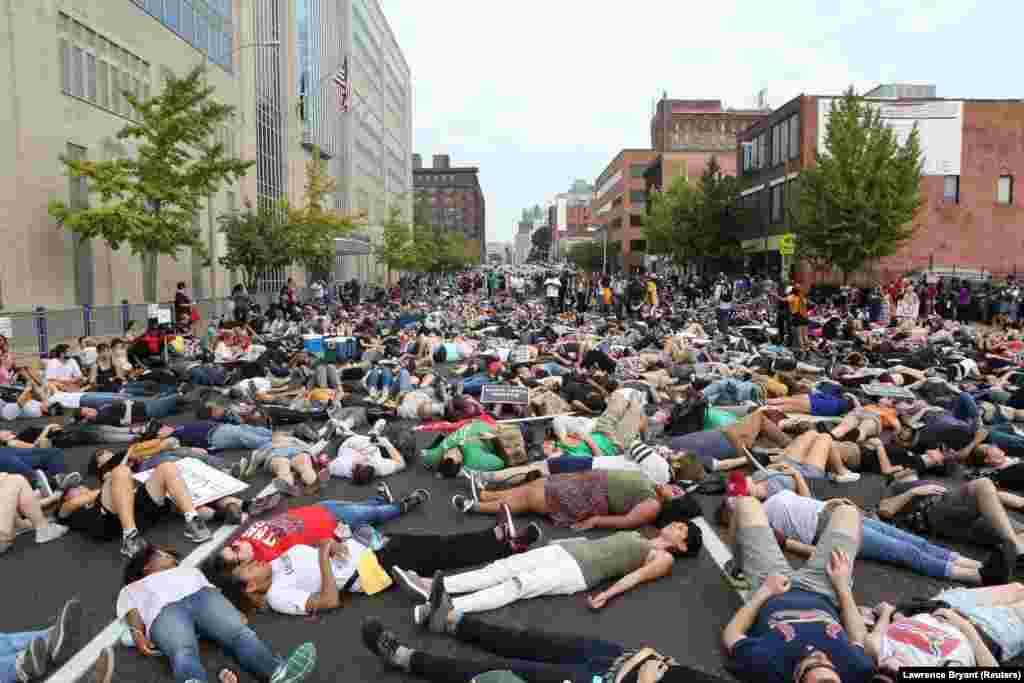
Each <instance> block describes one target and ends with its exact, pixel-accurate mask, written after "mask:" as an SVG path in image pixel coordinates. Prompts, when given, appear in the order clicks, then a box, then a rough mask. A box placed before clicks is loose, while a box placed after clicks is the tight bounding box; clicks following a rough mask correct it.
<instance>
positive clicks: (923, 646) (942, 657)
mask: <svg viewBox="0 0 1024 683" xmlns="http://www.w3.org/2000/svg"><path fill="white" fill-rule="evenodd" d="M881 658H882V660H883V661H884V660H886V659H889V658H894V659H896V660H898V661H899V662H900V664H901V666H946V665H947V663H951V664H952V665H953V666H974V665H975V664H976V660H975V656H974V648H972V647H971V643H970V641H968V640H967V638H965V637H964V634H962V633H961V632H960V631H959V629H957V628H956V627H955V626H953V625H952V624H949V623H946V622H944V621H939V620H938V619H936V618H935V617H933V616H932V615H930V614H919V615H917V616H916V617H911V618H910V619H903V620H900V621H897V622H895V623H893V624H890V625H889V628H888V629H887V630H886V631H885V636H884V637H883V638H882V657H881Z"/></svg>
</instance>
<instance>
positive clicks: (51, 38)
mask: <svg viewBox="0 0 1024 683" xmlns="http://www.w3.org/2000/svg"><path fill="white" fill-rule="evenodd" d="M2 4H3V11H2V12H0V33H2V34H3V35H4V36H6V37H7V40H8V46H7V49H6V50H5V51H4V57H3V59H4V61H5V64H4V68H2V69H0V72H2V74H3V75H2V76H0V87H3V89H4V91H5V92H7V93H8V95H7V98H6V104H5V105H4V106H5V116H4V117H3V118H4V121H5V125H4V126H3V127H2V128H0V150H3V151H2V154H0V165H2V166H3V176H4V178H5V179H6V182H4V183H3V187H2V189H0V215H2V216H4V224H3V226H2V229H3V232H4V237H5V243H6V246H7V248H6V250H5V251H4V254H3V256H2V257H0V259H2V268H0V305H2V306H3V307H5V308H7V309H19V308H29V307H34V306H47V307H54V306H62V305H74V304H93V305H110V304H116V303H120V302H121V300H123V299H128V300H131V301H143V300H145V298H147V297H145V296H144V294H145V292H144V282H145V281H146V280H147V279H148V280H149V282H150V283H151V285H152V284H153V283H154V282H155V289H156V292H155V296H156V298H158V299H159V300H167V299H168V298H169V297H170V296H172V295H173V291H174V287H175V284H176V283H177V282H178V281H185V282H186V283H188V284H190V285H191V288H192V290H193V292H194V294H195V295H196V296H200V297H202V296H211V295H216V294H222V293H224V292H225V290H226V287H227V286H228V284H229V278H228V277H227V274H226V273H225V272H224V271H223V269H222V268H221V267H220V266H219V265H218V264H217V261H216V259H217V256H219V255H223V239H222V237H221V236H220V235H219V233H218V230H217V222H216V217H217V216H218V215H219V214H220V213H222V212H224V211H227V210H229V209H231V208H232V207H234V206H237V205H238V202H239V198H240V192H241V188H240V187H239V186H233V187H227V188H225V189H224V190H223V191H222V192H220V193H218V194H217V195H215V196H214V197H212V198H211V200H210V202H209V205H208V206H206V207H204V209H203V211H202V212H201V213H200V215H198V216H197V217H196V227H197V228H198V229H199V230H200V233H201V234H202V236H203V239H204V242H206V246H207V249H208V251H209V252H210V255H211V256H212V257H213V258H212V262H213V264H214V265H213V266H212V267H209V268H207V267H205V262H204V261H203V260H201V259H199V258H192V256H191V255H190V254H188V253H187V252H186V253H183V254H181V255H180V256H179V258H178V259H177V260H173V259H170V258H163V257H161V258H160V259H159V260H158V261H156V264H155V266H156V268H155V273H154V271H153V268H152V263H151V262H147V264H146V265H145V267H144V264H143V260H142V259H140V258H139V257H136V256H134V255H132V254H131V253H130V251H129V250H128V248H127V247H122V248H121V249H120V250H117V251H115V250H113V249H111V248H110V247H109V245H107V244H106V243H103V242H100V241H92V242H80V241H79V240H77V238H76V237H75V236H74V235H73V233H71V232H69V231H66V230H63V229H61V228H60V227H59V226H58V225H57V224H56V223H55V221H54V220H53V219H52V218H51V217H50V216H49V215H48V213H47V205H48V203H49V202H50V201H51V200H55V199H57V200H62V201H64V202H66V203H69V204H70V205H71V206H73V207H86V206H88V205H89V204H90V203H94V202H95V201H96V198H95V197H90V195H89V192H88V187H87V186H86V184H85V181H83V180H76V179H71V178H69V177H68V176H67V174H66V172H65V169H64V166H63V164H61V162H60V157H62V156H67V157H71V158H79V159H92V160H97V161H99V160H108V159H114V158H118V157H121V156H125V155H131V154H134V153H135V150H134V149H131V148H130V146H129V145H128V144H127V143H125V142H123V141H120V140H118V139H117V138H116V134H117V132H118V131H119V130H120V129H121V128H123V127H124V126H125V125H126V124H128V123H129V122H131V121H133V120H135V119H136V114H135V112H133V110H132V107H131V105H130V104H129V103H128V101H127V99H126V98H125V97H124V96H123V94H122V93H123V91H125V90H128V91H131V92H132V93H134V94H135V95H136V96H137V97H141V98H147V97H150V96H152V95H153V94H155V93H156V92H159V90H160V89H161V87H162V81H163V79H164V78H165V77H166V75H167V74H169V73H174V74H176V75H178V76H181V75H184V74H185V73H187V72H188V71H190V70H191V69H192V68H194V67H196V66H200V65H204V64H205V65H206V66H207V67H208V75H207V78H208V81H209V83H210V85H212V86H213V87H214V89H215V97H216V98H217V99H218V100H220V101H221V102H223V103H225V104H231V105H235V106H240V105H241V100H240V98H241V94H242V91H241V86H240V78H239V76H240V73H239V72H240V69H239V66H240V65H239V63H238V60H237V54H238V53H237V52H236V48H237V46H238V45H239V36H240V31H241V28H240V26H239V21H238V4H237V2H235V1H234V0H231V1H225V0H209V1H207V0H190V1H188V2H186V1H184V0H177V1H174V0H168V1H167V2H166V3H164V2H161V3H159V7H157V4H158V3H156V2H143V0H76V1H75V2H70V1H67V0H37V1H34V2H31V3H21V2H13V1H9V0H8V1H5V2H3V3H2ZM252 127H253V123H252V120H251V119H244V118H241V117H239V118H238V119H237V120H236V122H234V123H233V124H232V125H225V126H224V127H223V128H222V129H221V130H220V131H218V132H217V139H218V140H220V141H221V142H223V143H224V144H225V146H226V147H227V148H228V150H229V152H233V153H237V154H242V153H243V149H242V148H243V145H244V141H245V139H246V137H247V134H249V133H251V132H252ZM144 271H145V275H146V276H148V277H144ZM150 288H151V287H149V288H146V289H150ZM151 293H152V292H151Z"/></svg>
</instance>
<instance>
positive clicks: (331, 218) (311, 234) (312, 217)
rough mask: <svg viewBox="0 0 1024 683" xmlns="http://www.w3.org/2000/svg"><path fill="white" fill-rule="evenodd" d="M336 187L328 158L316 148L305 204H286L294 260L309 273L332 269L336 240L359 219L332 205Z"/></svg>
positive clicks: (308, 170)
mask: <svg viewBox="0 0 1024 683" xmlns="http://www.w3.org/2000/svg"><path fill="white" fill-rule="evenodd" d="M336 190H337V181H336V180H335V179H334V178H333V177H331V175H330V174H329V173H328V172H327V160H326V159H324V158H323V157H322V156H321V154H320V151H319V150H315V151H314V153H313V158H312V159H310V160H309V161H307V162H306V185H305V188H304V189H303V206H302V207H301V208H295V207H292V206H291V205H290V204H288V203H287V202H286V203H285V204H284V210H285V214H286V215H287V221H286V222H287V227H288V231H289V234H290V235H291V245H290V248H289V252H290V254H291V257H292V260H293V261H294V262H295V263H299V264H301V265H303V266H304V267H305V268H306V270H308V271H310V272H314V273H324V272H330V271H331V270H332V268H333V266H334V258H335V251H336V250H335V245H334V240H336V239H338V238H340V237H344V236H345V235H347V234H349V233H351V232H352V231H353V230H355V228H356V226H357V224H358V219H356V218H355V217H353V216H347V215H344V214H342V213H341V212H339V211H338V210H336V209H335V208H333V207H332V206H331V200H332V197H333V196H334V193H335V191H336Z"/></svg>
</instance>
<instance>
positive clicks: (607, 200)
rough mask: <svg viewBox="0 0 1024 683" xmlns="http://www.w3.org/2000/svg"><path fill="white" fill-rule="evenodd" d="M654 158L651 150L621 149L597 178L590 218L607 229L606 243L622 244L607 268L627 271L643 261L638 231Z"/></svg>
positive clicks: (643, 246)
mask: <svg viewBox="0 0 1024 683" xmlns="http://www.w3.org/2000/svg"><path fill="white" fill-rule="evenodd" d="M657 157H658V153H657V152H655V151H654V150H653V149H624V150H622V151H621V152H619V153H618V154H616V155H615V158H614V159H612V160H611V163H609V164H608V166H606V167H605V169H604V171H602V172H601V174H600V175H599V176H598V178H597V182H596V183H595V185H596V189H595V190H594V199H593V204H592V209H591V217H592V218H591V220H592V221H593V223H594V225H595V226H598V227H602V228H605V229H607V230H608V231H609V232H608V242H609V243H614V242H619V243H621V245H622V248H621V251H620V253H619V255H618V256H617V258H616V259H614V262H613V261H611V260H610V261H609V264H608V268H609V270H610V271H615V270H619V269H627V270H629V269H633V268H636V267H638V266H642V265H643V264H644V257H645V255H646V252H647V242H646V240H644V237H643V233H642V231H641V228H642V226H643V214H644V211H646V209H647V181H646V180H645V178H644V175H645V174H646V173H647V169H648V168H649V167H650V165H651V162H652V161H654V160H655V159H656V158H657Z"/></svg>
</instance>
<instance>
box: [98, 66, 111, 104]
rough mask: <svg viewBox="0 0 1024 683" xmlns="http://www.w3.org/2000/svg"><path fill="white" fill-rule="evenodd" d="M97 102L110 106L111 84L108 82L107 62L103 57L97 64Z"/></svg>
mask: <svg viewBox="0 0 1024 683" xmlns="http://www.w3.org/2000/svg"><path fill="white" fill-rule="evenodd" d="M96 94H97V96H96V104H98V105H100V106H101V107H104V108H107V107H109V106H110V84H109V83H108V82H107V63H106V62H104V61H103V60H102V59H101V60H99V62H97V64H96Z"/></svg>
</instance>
